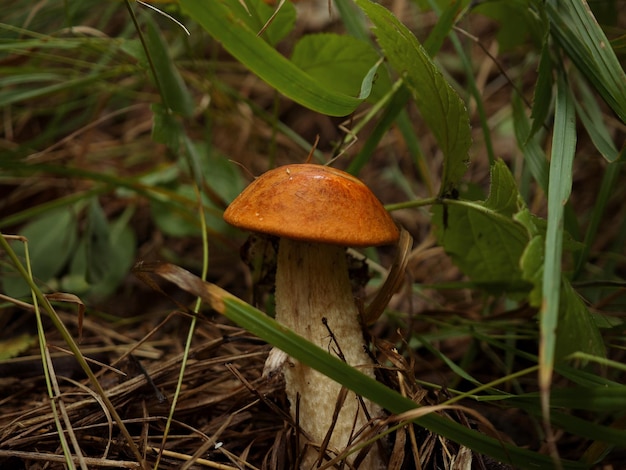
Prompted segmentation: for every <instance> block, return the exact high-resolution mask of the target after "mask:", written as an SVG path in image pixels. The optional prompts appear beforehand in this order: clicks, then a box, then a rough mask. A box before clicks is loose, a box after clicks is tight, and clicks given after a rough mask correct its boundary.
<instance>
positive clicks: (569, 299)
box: [554, 279, 606, 361]
mask: <svg viewBox="0 0 626 470" xmlns="http://www.w3.org/2000/svg"><path fill="white" fill-rule="evenodd" d="M561 286H562V287H561V299H560V308H559V323H558V325H559V326H558V335H557V338H556V347H555V351H554V357H555V360H557V361H558V360H561V359H563V358H564V357H566V356H568V355H569V354H572V353H574V352H579V351H580V352H584V353H588V354H592V355H594V356H598V357H606V350H605V348H604V342H603V341H602V335H601V334H600V329H599V328H598V325H597V323H596V322H595V320H594V319H593V317H592V316H591V313H590V312H589V310H588V309H587V307H586V306H585V304H584V303H583V301H582V299H581V298H580V296H579V295H578V294H577V293H576V292H575V291H574V289H573V288H572V286H571V284H570V283H569V281H568V280H566V279H563V281H562V283H561Z"/></svg>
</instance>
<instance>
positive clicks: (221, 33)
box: [181, 0, 362, 116]
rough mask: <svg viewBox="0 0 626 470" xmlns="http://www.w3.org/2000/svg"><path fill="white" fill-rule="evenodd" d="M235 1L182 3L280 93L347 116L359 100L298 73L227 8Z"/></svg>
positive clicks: (322, 110)
mask: <svg viewBox="0 0 626 470" xmlns="http://www.w3.org/2000/svg"><path fill="white" fill-rule="evenodd" d="M234 3H237V0H221V1H218V0H213V1H207V2H198V1H196V0H181V6H182V8H183V9H184V10H185V11H186V12H187V13H188V14H189V15H190V16H191V17H192V18H193V19H194V20H195V21H197V22H198V23H200V25H201V26H202V27H203V28H204V29H205V30H206V31H207V32H209V34H211V35H212V36H213V37H214V38H215V39H217V40H218V41H220V42H221V43H222V45H223V46H224V48H225V49H226V50H227V51H228V52H229V53H230V54H232V55H233V56H234V57H235V58H236V59H237V60H239V61H240V62H241V63H242V64H244V65H245V66H246V67H248V68H249V69H250V70H251V71H252V72H254V73H255V74H256V75H258V76H259V77H260V78H261V79H262V80H264V81H265V82H267V83H268V84H269V85H271V86H273V87H274V88H276V89H277V90H278V91H279V92H280V93H282V94H283V95H285V96H286V97H288V98H290V99H292V100H294V101H295V102H297V103H299V104H301V105H302V106H305V107H307V108H309V109H312V110H313V111H317V112H319V113H323V114H327V115H330V116H347V115H348V114H350V113H352V112H353V111H354V110H355V109H356V107H357V106H358V105H359V104H361V102H362V100H361V99H359V98H357V97H354V96H348V95H345V94H343V93H337V92H335V91H334V90H332V89H327V88H326V87H324V86H322V85H320V84H319V83H318V82H317V81H316V80H315V79H314V78H313V77H311V76H310V75H308V74H306V73H305V72H303V71H302V70H300V69H299V68H298V67H296V65H294V64H293V63H292V62H291V61H289V60H288V59H287V58H285V57H284V56H282V55H281V54H280V53H278V51H276V49H274V48H273V47H271V46H270V45H269V44H268V43H266V42H265V41H264V40H263V39H261V38H259V37H257V34H256V32H255V31H252V30H251V29H249V28H248V27H247V26H246V25H245V24H244V23H243V22H242V21H241V20H239V19H238V18H237V17H236V16H235V15H234V14H233V11H232V9H231V8H229V5H232V4H234Z"/></svg>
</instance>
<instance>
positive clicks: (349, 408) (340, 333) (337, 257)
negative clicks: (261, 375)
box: [276, 238, 384, 469]
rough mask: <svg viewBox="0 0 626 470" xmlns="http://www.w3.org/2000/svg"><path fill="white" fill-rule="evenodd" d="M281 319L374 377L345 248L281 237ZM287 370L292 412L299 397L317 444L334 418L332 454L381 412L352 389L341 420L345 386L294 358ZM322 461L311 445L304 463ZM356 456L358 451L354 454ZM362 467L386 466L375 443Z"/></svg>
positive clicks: (301, 414) (304, 425)
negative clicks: (340, 398)
mask: <svg viewBox="0 0 626 470" xmlns="http://www.w3.org/2000/svg"><path fill="white" fill-rule="evenodd" d="M276 320H277V321H278V322H279V323H281V324H283V325H285V326H287V327H288V328H290V329H291V330H293V331H294V332H296V333H297V334H298V335H300V336H302V337H304V338H306V339H307V340H309V341H310V342H312V343H314V344H316V345H317V346H320V347H321V348H323V349H324V350H326V351H328V352H330V353H331V354H334V355H339V356H340V357H341V358H342V359H343V360H345V361H346V362H347V363H348V364H350V365H352V366H354V367H356V368H357V369H359V370H360V371H361V372H363V373H364V374H367V375H369V376H370V377H372V378H374V370H373V363H372V359H371V358H370V357H369V355H368V354H367V352H366V345H365V342H364V340H363V333H362V331H361V323H360V321H359V311H358V309H357V307H356V304H355V303H354V300H353V297H352V287H351V284H350V279H349V277H348V267H347V262H346V253H345V249H344V248H342V247H339V246H334V245H323V244H319V243H308V242H299V241H294V240H289V239H287V238H283V239H281V241H280V245H279V248H278V267H277V271H276ZM283 373H284V375H285V383H286V392H287V398H289V401H290V403H291V405H292V413H295V409H293V407H294V405H295V403H296V402H297V403H298V419H299V422H300V423H301V426H302V428H303V429H304V430H305V432H306V433H307V434H308V436H309V438H310V439H311V441H312V444H313V445H317V446H319V445H320V444H321V443H322V442H323V440H324V438H325V436H326V434H327V432H328V430H329V429H330V428H331V426H333V423H334V427H333V431H332V436H331V439H330V441H329V446H328V449H327V450H328V451H330V454H331V455H332V454H333V453H335V454H337V453H339V452H341V451H343V450H344V449H345V448H346V447H347V446H348V445H349V444H350V442H351V441H353V440H354V439H355V434H356V433H357V432H358V431H359V430H360V429H361V428H362V427H363V426H364V425H365V424H367V422H368V421H369V418H371V417H377V416H380V413H381V410H380V408H379V407H378V406H377V405H375V404H373V403H371V402H369V401H367V400H359V398H358V397H357V396H356V395H355V394H354V393H353V392H349V393H348V394H347V396H346V398H345V401H344V403H343V406H342V407H341V410H340V412H339V415H338V416H337V417H336V419H335V418H334V417H333V414H334V412H335V404H336V403H337V401H338V399H339V396H340V391H341V385H339V384H338V383H337V382H335V381H334V380H332V379H329V378H328V377H326V376H325V375H323V374H321V373H320V372H318V371H316V370H315V369H312V368H310V367H308V366H306V365H304V364H300V363H298V362H297V361H295V360H293V359H289V360H288V361H287V364H286V366H285V367H283ZM362 404H364V405H365V409H364V408H363V406H362ZM355 455H356V454H355ZM317 460H318V452H317V451H316V450H315V448H313V447H311V448H309V449H307V450H306V453H305V456H304V459H303V463H302V468H312V466H313V465H314V464H315V462H316V461H317ZM353 460H354V456H352V457H351V458H350V459H349V461H353ZM322 461H323V460H322ZM360 468H366V469H378V468H384V467H383V466H382V460H381V458H380V456H379V453H378V449H377V448H376V447H375V446H374V447H373V448H372V449H371V450H370V452H369V454H368V455H367V457H366V458H365V460H364V461H363V462H362V463H361V465H360Z"/></svg>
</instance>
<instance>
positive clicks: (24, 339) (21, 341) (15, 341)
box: [0, 333, 37, 361]
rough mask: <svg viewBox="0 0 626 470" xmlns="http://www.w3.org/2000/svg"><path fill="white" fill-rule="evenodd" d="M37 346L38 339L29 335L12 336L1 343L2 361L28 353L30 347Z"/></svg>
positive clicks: (0, 359) (0, 353) (0, 358)
mask: <svg viewBox="0 0 626 470" xmlns="http://www.w3.org/2000/svg"><path fill="white" fill-rule="evenodd" d="M36 344H37V337H36V336H31V335H29V334H28V333H22V334H21V335H15V336H11V337H10V338H7V339H5V340H2V341H0V361H4V360H6V359H11V358H14V357H17V356H19V355H20V354H21V353H23V352H26V351H27V350H28V349H29V348H30V347H32V346H34V345H36Z"/></svg>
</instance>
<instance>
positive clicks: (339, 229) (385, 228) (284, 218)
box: [224, 163, 399, 246]
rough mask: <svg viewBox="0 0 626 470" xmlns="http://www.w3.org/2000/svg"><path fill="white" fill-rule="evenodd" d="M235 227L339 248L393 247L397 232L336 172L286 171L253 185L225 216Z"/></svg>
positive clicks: (361, 189)
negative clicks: (339, 246) (391, 245)
mask: <svg viewBox="0 0 626 470" xmlns="http://www.w3.org/2000/svg"><path fill="white" fill-rule="evenodd" d="M224 220H225V221H226V222H228V223H229V224H231V225H234V226H235V227H239V228H242V229H246V230H250V231H253V232H260V233H266V234H269V235H275V236H278V237H285V238H291V239H293V240H300V241H308V242H313V243H328V244H332V245H343V246H376V245H386V244H392V243H395V242H396V241H397V240H398V237H399V231H398V227H396V224H395V223H394V222H393V220H392V219H391V216H390V215H389V213H388V212H387V211H386V210H385V208H384V207H383V206H382V204H381V203H380V201H379V200H378V199H376V196H374V194H373V193H372V192H371V191H370V189H369V188H368V187H367V186H365V184H364V183H363V182H362V181H360V180H358V179H357V178H355V177H354V176H352V175H350V174H349V173H346V172H344V171H341V170H337V169H335V168H331V167H328V166H322V165H314V164H308V163H303V164H293V165H285V166H281V167H278V168H275V169H273V170H270V171H268V172H266V173H264V174H263V175H261V176H259V177H258V178H257V179H256V180H254V181H253V182H252V183H251V184H250V185H249V186H248V187H247V188H246V189H244V190H243V192H242V193H241V194H240V195H239V196H237V198H236V199H235V200H234V201H233V202H232V203H231V204H230V206H228V208H227V209H226V211H225V212H224Z"/></svg>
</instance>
